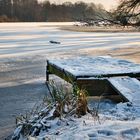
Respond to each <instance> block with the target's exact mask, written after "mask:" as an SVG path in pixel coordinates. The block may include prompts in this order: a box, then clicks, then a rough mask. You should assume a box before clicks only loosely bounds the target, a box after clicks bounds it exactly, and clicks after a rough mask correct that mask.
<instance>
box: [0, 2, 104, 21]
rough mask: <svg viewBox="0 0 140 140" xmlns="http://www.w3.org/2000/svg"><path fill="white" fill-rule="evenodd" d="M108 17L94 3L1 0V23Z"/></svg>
mask: <svg viewBox="0 0 140 140" xmlns="http://www.w3.org/2000/svg"><path fill="white" fill-rule="evenodd" d="M99 15H103V16H107V12H106V10H105V9H104V7H103V6H102V5H101V4H99V5H95V4H94V3H90V4H87V3H84V2H80V1H79V2H76V3H74V4H73V3H71V2H65V3H63V4H55V3H50V2H49V1H43V2H41V3H39V2H38V1H37V0H0V17H1V21H2V20H3V21H21V22H25V21H26V22H35V21H37V22H43V21H76V20H85V19H89V18H92V19H96V18H98V16H99Z"/></svg>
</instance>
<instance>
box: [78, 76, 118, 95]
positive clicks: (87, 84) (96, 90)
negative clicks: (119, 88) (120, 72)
mask: <svg viewBox="0 0 140 140" xmlns="http://www.w3.org/2000/svg"><path fill="white" fill-rule="evenodd" d="M76 83H77V86H78V87H79V88H80V89H85V90H87V92H88V95H90V96H103V95H115V94H116V92H115V91H114V90H113V89H112V87H111V86H110V85H109V84H108V82H107V79H104V78H99V79H98V78H94V77H93V78H79V79H77V81H76Z"/></svg>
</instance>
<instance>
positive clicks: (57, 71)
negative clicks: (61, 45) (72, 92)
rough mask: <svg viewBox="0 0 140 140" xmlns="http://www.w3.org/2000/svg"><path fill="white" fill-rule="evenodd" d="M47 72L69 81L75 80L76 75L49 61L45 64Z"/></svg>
mask: <svg viewBox="0 0 140 140" xmlns="http://www.w3.org/2000/svg"><path fill="white" fill-rule="evenodd" d="M47 72H48V73H49V74H55V75H56V76H59V77H60V78H62V79H64V80H65V81H67V82H69V83H72V82H74V81H76V77H75V76H74V75H72V74H71V73H69V72H67V71H66V70H64V69H61V68H59V67H57V66H56V65H53V64H51V63H49V62H48V64H47ZM47 77H48V76H47ZM47 79H48V78H47Z"/></svg>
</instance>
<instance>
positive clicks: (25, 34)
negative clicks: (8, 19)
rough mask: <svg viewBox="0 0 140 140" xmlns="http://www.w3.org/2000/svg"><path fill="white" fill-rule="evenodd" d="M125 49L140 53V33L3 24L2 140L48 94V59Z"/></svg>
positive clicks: (0, 68)
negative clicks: (17, 117)
mask: <svg viewBox="0 0 140 140" xmlns="http://www.w3.org/2000/svg"><path fill="white" fill-rule="evenodd" d="M63 24H64V23H63ZM68 24H69V23H67V25H68ZM70 24H71V23H70ZM59 26H60V25H59ZM51 40H53V41H59V42H61V44H51V43H50V42H49V41H51ZM122 48H123V49H125V48H126V49H132V48H134V49H136V50H137V52H140V33H138V32H135V33H134V32H131V33H95V32H92V33H91V32H90V33H89V32H88V33H84V32H73V31H63V30H59V28H58V25H57V24H53V26H52V25H49V24H46V23H0V111H1V112H0V139H2V138H3V137H4V136H5V134H6V133H7V132H10V131H11V130H13V126H14V125H15V124H14V121H15V116H16V115H18V114H19V113H25V112H26V111H28V110H29V109H30V108H31V107H32V106H33V105H34V104H35V103H36V102H38V101H40V100H41V98H43V97H44V95H45V94H46V93H47V89H46V86H45V84H44V82H45V66H46V59H49V58H56V59H57V58H68V57H77V56H86V55H95V54H96V51H97V50H99V51H102V50H109V51H112V50H114V51H116V50H118V49H122ZM91 52H92V53H91ZM108 54H109V53H108ZM97 55H98V53H97Z"/></svg>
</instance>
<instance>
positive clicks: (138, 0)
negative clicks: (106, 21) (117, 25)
mask: <svg viewBox="0 0 140 140" xmlns="http://www.w3.org/2000/svg"><path fill="white" fill-rule="evenodd" d="M116 15H117V18H118V19H119V20H120V21H124V23H125V24H129V25H134V26H140V0H121V1H120V4H119V6H118V7H117V10H116Z"/></svg>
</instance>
